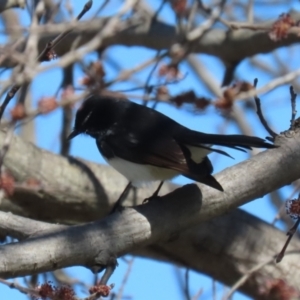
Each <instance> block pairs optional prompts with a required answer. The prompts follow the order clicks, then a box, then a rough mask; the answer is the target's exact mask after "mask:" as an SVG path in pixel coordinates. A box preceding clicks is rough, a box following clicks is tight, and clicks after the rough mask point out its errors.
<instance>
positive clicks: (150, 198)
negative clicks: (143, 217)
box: [143, 181, 164, 204]
mask: <svg viewBox="0 0 300 300" xmlns="http://www.w3.org/2000/svg"><path fill="white" fill-rule="evenodd" d="M163 184H164V181H161V182H160V183H159V185H158V187H157V189H156V190H155V192H154V193H153V194H152V196H151V197H149V198H146V199H144V201H143V204H144V203H146V202H149V201H151V200H154V199H157V198H159V196H158V193H159V191H160V189H161V187H162V185H163Z"/></svg>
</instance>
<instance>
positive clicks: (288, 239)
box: [276, 218, 300, 263]
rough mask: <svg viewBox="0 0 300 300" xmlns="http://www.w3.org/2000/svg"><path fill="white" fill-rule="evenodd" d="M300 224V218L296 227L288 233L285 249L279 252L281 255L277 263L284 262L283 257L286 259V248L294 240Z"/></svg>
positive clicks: (277, 258) (277, 257)
mask: <svg viewBox="0 0 300 300" xmlns="http://www.w3.org/2000/svg"><path fill="white" fill-rule="evenodd" d="M299 224H300V218H298V219H297V221H296V223H295V224H294V226H293V227H292V228H291V229H290V230H289V231H288V232H287V234H286V235H287V236H288V238H287V240H286V242H285V244H284V245H283V248H282V250H281V251H280V252H279V254H278V255H277V256H276V262H277V263H279V262H281V261H282V259H283V257H284V254H285V251H286V248H287V247H288V245H289V243H290V241H291V239H292V238H293V236H294V234H295V232H296V231H297V229H298V226H299Z"/></svg>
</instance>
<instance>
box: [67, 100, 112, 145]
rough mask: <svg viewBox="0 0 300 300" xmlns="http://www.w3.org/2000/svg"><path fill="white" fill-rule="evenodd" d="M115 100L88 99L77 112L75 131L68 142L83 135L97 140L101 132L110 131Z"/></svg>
mask: <svg viewBox="0 0 300 300" xmlns="http://www.w3.org/2000/svg"><path fill="white" fill-rule="evenodd" d="M111 101H112V102H113V100H111V99H109V98H104V97H100V96H91V97H89V98H87V99H86V100H85V101H84V102H83V103H82V105H81V107H80V108H79V109H78V111H77V112H76V116H75V125H74V128H73V131H72V132H71V134H70V135H69V136H68V140H70V139H73V138H74V137H76V136H77V135H79V134H81V133H85V134H88V135H90V136H92V137H94V138H97V137H98V136H99V134H101V132H103V131H104V130H106V129H108V127H109V126H110V123H111V120H112V119H113V116H112V114H111V113H110V111H111V103H110V102H111Z"/></svg>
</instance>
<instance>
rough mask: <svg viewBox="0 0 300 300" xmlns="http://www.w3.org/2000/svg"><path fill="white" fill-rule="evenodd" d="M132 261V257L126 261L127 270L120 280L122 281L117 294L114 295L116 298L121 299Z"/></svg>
mask: <svg viewBox="0 0 300 300" xmlns="http://www.w3.org/2000/svg"><path fill="white" fill-rule="evenodd" d="M133 262H134V258H132V259H131V260H129V262H128V266H127V271H126V273H125V275H124V278H123V280H122V283H121V286H120V289H119V291H118V294H117V295H116V300H122V299H123V293H124V288H125V285H126V283H127V281H128V278H129V275H130V273H131V270H132V265H133Z"/></svg>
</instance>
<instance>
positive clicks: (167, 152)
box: [68, 95, 275, 202]
mask: <svg viewBox="0 0 300 300" xmlns="http://www.w3.org/2000/svg"><path fill="white" fill-rule="evenodd" d="M79 134H87V135H89V136H91V137H92V138H94V139H95V140H96V145H97V147H98V150H99V152H100V153H101V154H102V156H103V158H104V159H105V160H106V161H107V163H108V164H109V165H111V166H112V167H113V168H114V169H116V170H117V171H118V172H119V173H121V174H122V175H123V176H125V177H126V178H127V179H128V181H129V183H128V185H127V187H126V188H125V190H124V192H123V193H122V195H123V196H124V193H127V192H128V189H129V188H130V187H131V186H135V187H139V186H140V185H141V183H144V182H152V181H160V184H159V186H158V188H157V190H156V191H155V192H154V194H153V195H152V196H151V197H150V198H149V199H151V198H154V197H157V196H158V193H159V190H160V188H161V186H162V185H163V182H164V181H166V180H170V179H172V178H174V177H176V176H178V175H183V176H185V177H187V178H189V179H192V180H194V181H196V182H200V183H203V184H205V185H208V186H210V187H211V188H214V189H217V190H219V191H223V187H222V186H221V184H220V183H219V182H218V181H217V180H216V179H215V178H214V177H213V176H212V175H211V174H212V173H213V166H212V163H211V161H210V160H209V158H208V154H209V153H211V152H217V153H219V154H221V155H225V156H229V157H231V156H230V155H229V154H228V153H227V152H225V151H223V150H220V149H215V148H213V146H225V147H228V148H232V149H235V150H240V151H245V150H249V149H252V147H255V148H266V149H269V148H274V147H275V146H274V145H273V144H271V143H268V142H266V141H265V140H264V139H262V138H259V137H254V136H246V135H236V134H234V135H221V134H210V133H204V132H200V131H195V130H191V129H189V128H187V127H185V126H183V125H181V124H179V123H177V122H176V121H174V120H173V119H171V118H170V117H168V116H166V115H164V114H162V113H160V112H158V111H157V110H154V109H151V108H149V107H147V106H145V105H140V104H137V103H135V102H132V101H129V100H128V99H125V98H118V97H112V96H100V95H90V96H89V97H88V98H87V99H85V100H84V101H83V103H82V105H81V107H80V108H79V109H78V110H77V112H76V116H75V124H74V128H73V131H72V132H71V133H70V135H69V136H68V139H69V140H71V139H73V138H74V137H76V136H77V135H79ZM120 198H121V197H120ZM120 198H119V200H120ZM119 200H118V201H119ZM118 201H117V202H118Z"/></svg>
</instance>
